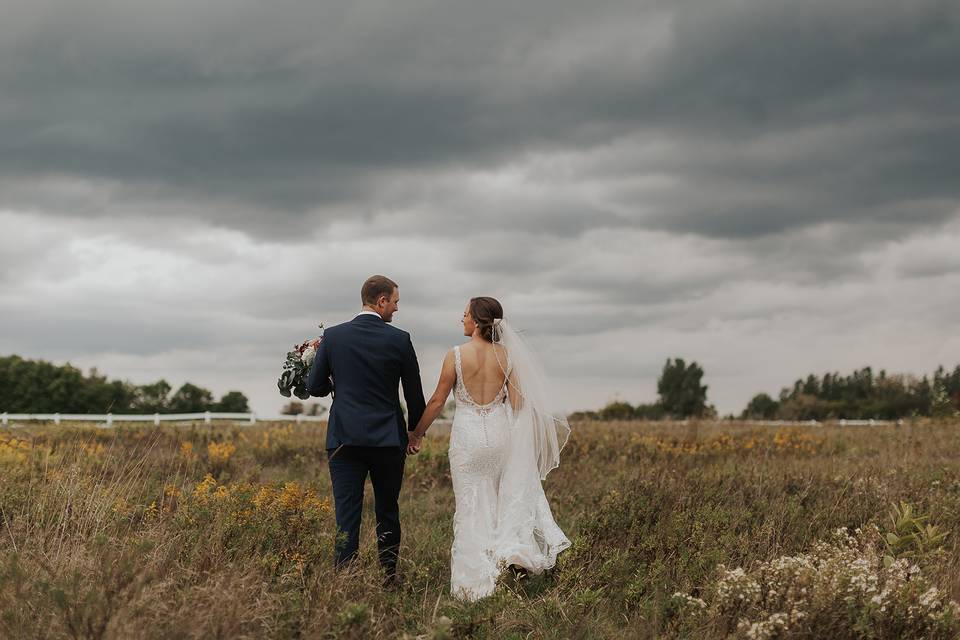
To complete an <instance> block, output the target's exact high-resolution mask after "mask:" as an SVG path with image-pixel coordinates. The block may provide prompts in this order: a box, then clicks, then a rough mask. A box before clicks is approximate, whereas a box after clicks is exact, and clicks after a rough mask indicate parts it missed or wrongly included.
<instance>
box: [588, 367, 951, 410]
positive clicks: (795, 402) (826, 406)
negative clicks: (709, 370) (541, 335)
mask: <svg viewBox="0 0 960 640" xmlns="http://www.w3.org/2000/svg"><path fill="white" fill-rule="evenodd" d="M702 378H703V369H702V368H701V367H700V366H699V365H698V364H697V363H696V362H691V363H690V364H687V363H686V362H685V361H684V360H683V359H682V358H676V359H667V361H666V364H664V367H663V372H662V373H661V375H660V377H659V378H658V379H657V393H658V400H657V401H656V402H654V403H652V404H638V405H631V404H630V403H629V402H623V401H615V402H611V403H608V404H607V405H606V406H605V407H603V408H602V409H600V410H599V411H578V412H576V413H573V414H571V416H570V417H571V419H590V420H662V419H669V418H714V417H716V416H717V413H716V410H715V409H714V407H713V406H712V405H710V404H708V403H707V386H706V385H703V384H701V381H702ZM958 412H960V365H957V367H956V368H955V369H954V370H953V371H952V372H951V371H948V370H946V369H944V367H943V366H940V367H938V368H937V370H936V371H935V372H934V373H933V376H932V377H931V376H928V375H924V376H923V377H921V378H917V377H916V376H912V375H907V374H892V375H888V374H887V372H886V370H880V372H879V373H878V374H874V372H873V369H872V368H871V367H863V368H862V369H859V370H857V371H854V372H853V373H851V374H850V375H846V376H844V375H841V374H840V373H833V372H831V373H825V374H824V375H823V376H822V377H819V376H817V375H815V374H810V375H808V376H807V377H806V378H800V379H798V380H797V381H796V382H794V384H793V386H790V387H784V388H783V389H782V390H781V391H780V394H779V396H778V397H777V398H776V399H775V398H773V397H771V396H770V395H769V394H766V393H758V394H756V395H755V396H754V397H753V398H752V399H751V400H750V402H749V403H747V406H746V408H745V409H744V410H743V412H742V413H741V414H740V416H739V417H740V418H741V419H750V420H830V419H840V418H845V419H850V420H858V419H871V418H872V419H877V420H896V419H898V418H908V417H947V416H953V415H957V413H958ZM726 417H727V418H728V419H733V418H735V417H736V416H734V415H732V414H731V415H728V416H726Z"/></svg>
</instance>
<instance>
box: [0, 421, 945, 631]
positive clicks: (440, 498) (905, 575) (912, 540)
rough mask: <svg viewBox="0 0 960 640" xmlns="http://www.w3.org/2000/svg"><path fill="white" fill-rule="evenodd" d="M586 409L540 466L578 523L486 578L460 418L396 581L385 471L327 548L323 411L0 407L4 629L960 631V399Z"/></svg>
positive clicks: (425, 485) (413, 512)
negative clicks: (920, 405) (8, 414)
mask: <svg viewBox="0 0 960 640" xmlns="http://www.w3.org/2000/svg"><path fill="white" fill-rule="evenodd" d="M573 427H574V432H573V436H572V438H571V441H570V443H569V444H568V445H567V448H566V449H565V450H564V454H563V462H562V464H561V466H560V468H559V469H558V470H556V471H554V472H553V473H552V474H551V475H550V477H549V478H548V480H547V482H546V489H547V494H548V497H549V498H550V500H551V504H552V506H553V509H554V514H555V516H556V518H557V521H558V522H559V524H560V526H561V527H562V528H563V529H564V530H565V531H566V533H567V534H568V536H569V537H570V538H571V539H572V540H573V541H574V545H573V547H572V549H570V550H568V551H567V552H565V553H564V554H563V555H562V556H561V559H560V562H559V564H558V566H557V568H556V569H555V570H554V571H553V572H552V573H550V574H548V575H544V576H539V577H531V578H526V579H520V580H517V579H514V578H507V577H505V578H504V581H503V585H502V587H501V588H500V589H498V591H497V593H496V594H495V595H494V596H492V597H490V598H488V599H486V600H483V601H481V602H479V603H474V604H465V603H461V602H458V601H456V600H454V599H451V598H450V597H449V595H448V578H449V573H448V572H449V565H448V561H449V549H450V543H451V536H452V529H451V518H452V513H453V495H452V491H451V487H450V481H449V471H448V465H447V459H446V444H447V440H446V438H445V437H443V436H438V437H435V438H433V439H428V442H427V444H426V446H425V449H424V451H423V452H422V453H421V454H420V455H419V456H417V457H415V458H409V459H408V462H407V471H406V477H405V480H404V491H403V494H402V507H401V508H402V512H401V513H402V519H403V526H404V529H403V546H402V552H401V553H402V559H401V563H402V564H401V571H402V575H403V578H404V582H403V584H402V586H401V588H399V589H398V590H396V591H389V592H383V591H382V590H381V588H380V586H379V585H380V577H379V571H378V568H377V567H376V563H375V553H374V540H373V533H372V530H373V522H374V520H373V511H372V501H371V498H372V495H370V492H369V491H368V495H367V502H368V504H367V507H368V508H367V510H366V511H365V513H364V530H363V536H362V540H361V562H360V563H359V565H358V567H357V568H356V569H355V570H354V571H353V572H350V573H339V574H337V573H334V572H333V571H332V569H331V566H330V558H331V546H332V542H333V535H334V529H333V513H332V509H331V504H330V498H329V496H330V480H329V476H328V473H327V468H326V464H325V454H324V451H323V442H324V437H323V436H324V434H323V427H322V426H316V425H302V426H290V425H282V424H258V425H255V426H239V425H238V426H233V425H212V426H208V425H183V426H175V427H171V426H165V427H159V428H157V427H152V426H135V427H133V426H131V427H127V426H122V425H121V426H118V427H115V428H113V429H109V430H107V429H98V428H95V427H93V426H86V427H77V426H69V427H67V426H60V427H56V426H53V425H46V426H28V427H23V428H13V429H6V430H2V431H0V511H2V514H0V516H2V517H0V637H3V638H129V637H144V638H243V637H247V638H335V637H344V638H369V637H375V636H379V637H404V636H406V637H410V638H413V637H424V638H461V637H475V638H613V637H635V638H653V637H678V638H680V637H688V638H721V637H744V638H765V637H785V638H828V637H829V638H860V637H865V638H902V637H925V638H955V637H958V635H960V607H957V605H956V604H954V603H953V602H952V601H954V600H960V540H958V537H960V423H958V422H955V421H954V422H939V423H933V422H917V423H908V424H905V425H903V426H899V427H898V426H884V427H855V428H851V427H846V428H840V427H804V428H783V429H781V428H776V427H763V428H760V427H751V426H748V425H740V424H736V423H727V422H725V423H691V424H669V423H661V424H658V423H621V424H615V423H606V424H599V423H598V424H593V423H581V424H575V425H573ZM368 488H369V486H368ZM901 502H902V503H906V505H907V506H905V507H900V506H898V508H897V511H894V509H893V505H895V504H897V505H899V504H900V503H901Z"/></svg>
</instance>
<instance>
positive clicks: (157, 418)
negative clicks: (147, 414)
mask: <svg viewBox="0 0 960 640" xmlns="http://www.w3.org/2000/svg"><path fill="white" fill-rule="evenodd" d="M153 426H155V427H159V426H160V414H159V413H154V414H153Z"/></svg>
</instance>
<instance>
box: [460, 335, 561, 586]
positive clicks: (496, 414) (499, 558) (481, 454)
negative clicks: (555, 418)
mask: <svg viewBox="0 0 960 640" xmlns="http://www.w3.org/2000/svg"><path fill="white" fill-rule="evenodd" d="M454 357H455V363H456V374H457V381H456V385H455V386H454V398H455V399H456V404H457V409H456V413H455V414H454V418H453V428H452V430H451V434H450V453H449V457H450V472H451V476H452V478H453V491H454V497H455V499H456V512H455V513H454V517H453V547H452V549H451V553H450V555H451V562H450V591H451V593H453V594H454V595H456V596H459V597H462V598H465V599H468V600H478V599H480V598H483V597H484V596H487V595H490V594H491V593H492V592H493V590H494V588H495V586H496V582H497V578H498V577H499V575H500V572H501V569H502V568H503V567H504V566H507V565H510V564H516V565H519V566H522V567H524V568H526V569H528V570H529V571H530V572H532V573H541V572H542V571H544V570H545V569H549V568H551V567H553V566H554V564H555V563H556V561H557V554H558V553H559V552H560V551H562V550H564V549H566V548H567V547H569V546H570V541H569V540H568V539H567V537H566V536H565V535H564V534H563V531H561V530H560V527H558V526H557V523H556V522H555V521H554V519H553V515H552V514H551V512H550V506H549V505H548V504H547V498H546V496H545V495H544V493H543V485H542V484H541V481H540V475H539V473H538V470H537V464H536V460H534V459H533V458H532V456H531V455H530V452H531V449H530V448H529V447H519V446H516V444H517V439H518V438H522V437H523V434H522V433H519V432H518V430H516V429H514V426H515V425H514V419H513V417H514V416H513V411H512V409H511V405H510V402H509V398H508V394H507V381H506V380H504V384H503V386H502V387H501V389H500V391H499V392H498V393H497V395H496V397H495V398H494V399H493V400H492V401H491V402H489V403H487V404H482V405H481V404H478V403H477V402H475V401H474V400H473V398H471V397H470V393H469V392H468V391H467V388H466V386H465V385H464V383H463V371H462V365H461V357H460V347H454ZM510 367H511V365H510V363H509V358H508V364H507V370H508V376H509V370H510Z"/></svg>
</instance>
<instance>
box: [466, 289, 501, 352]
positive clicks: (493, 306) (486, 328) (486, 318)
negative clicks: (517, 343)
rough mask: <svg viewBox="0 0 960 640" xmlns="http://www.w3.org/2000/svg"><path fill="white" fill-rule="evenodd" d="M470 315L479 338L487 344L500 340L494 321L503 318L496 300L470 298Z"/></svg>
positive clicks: (485, 297)
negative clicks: (475, 324) (478, 332)
mask: <svg viewBox="0 0 960 640" xmlns="http://www.w3.org/2000/svg"><path fill="white" fill-rule="evenodd" d="M470 315H471V316H473V321H474V322H476V323H477V329H479V330H480V337H481V338H483V339H484V340H486V341H487V342H493V341H495V340H499V339H500V329H499V328H498V327H497V326H496V321H497V320H500V319H502V318H503V307H502V306H501V305H500V302H499V301H498V300H497V299H496V298H490V297H488V296H480V297H479V298H470Z"/></svg>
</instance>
